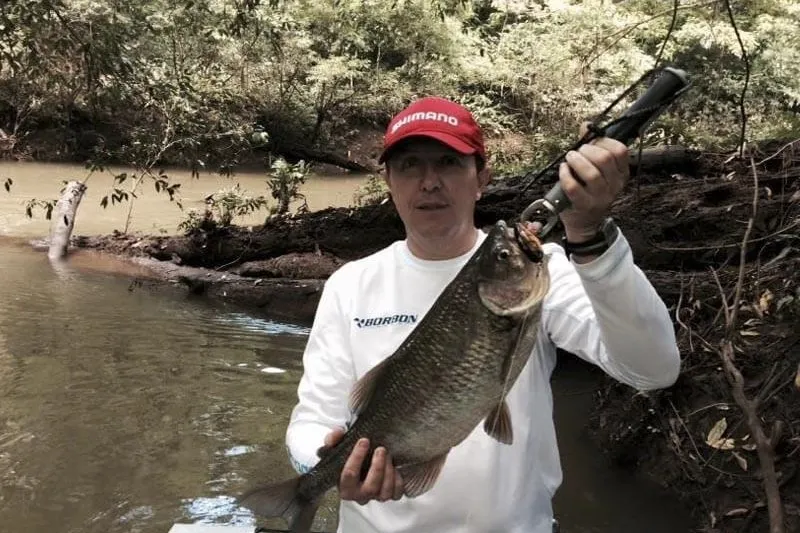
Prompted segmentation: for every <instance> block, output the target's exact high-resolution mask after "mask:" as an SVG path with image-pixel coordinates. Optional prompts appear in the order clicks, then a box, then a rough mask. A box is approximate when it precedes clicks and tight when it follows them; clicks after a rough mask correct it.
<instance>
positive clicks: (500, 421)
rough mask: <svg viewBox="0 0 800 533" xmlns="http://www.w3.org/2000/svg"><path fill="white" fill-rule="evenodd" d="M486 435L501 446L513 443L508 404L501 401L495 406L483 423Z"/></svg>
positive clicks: (512, 429)
mask: <svg viewBox="0 0 800 533" xmlns="http://www.w3.org/2000/svg"><path fill="white" fill-rule="evenodd" d="M483 429H484V431H486V434H487V435H489V436H490V437H493V438H494V439H496V440H497V441H498V442H501V443H503V444H511V443H512V442H514V428H513V427H512V425H511V413H510V412H509V410H508V404H507V403H506V402H505V400H503V401H502V402H500V403H499V404H497V405H496V406H495V407H494V408H493V409H492V410H491V411H489V414H488V415H486V419H485V420H484V421H483Z"/></svg>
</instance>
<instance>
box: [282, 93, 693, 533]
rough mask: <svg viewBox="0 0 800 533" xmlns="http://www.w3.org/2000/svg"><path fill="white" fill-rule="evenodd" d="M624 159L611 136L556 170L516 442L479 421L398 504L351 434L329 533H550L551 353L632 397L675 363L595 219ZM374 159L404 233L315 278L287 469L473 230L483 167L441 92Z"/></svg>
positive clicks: (661, 310)
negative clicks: (545, 283) (424, 487)
mask: <svg viewBox="0 0 800 533" xmlns="http://www.w3.org/2000/svg"><path fill="white" fill-rule="evenodd" d="M627 157H628V152H627V147H626V146H624V145H623V144H622V143H619V142H617V141H615V140H613V139H607V138H601V139H596V140H595V141H593V142H592V143H591V144H588V145H585V146H583V147H581V148H580V149H579V150H578V151H577V152H571V153H570V154H569V155H568V156H567V158H566V163H565V164H563V165H562V166H561V167H560V169H559V180H560V182H561V185H562V187H563V188H564V191H565V192H566V194H567V196H568V197H569V199H570V200H571V202H572V208H571V209H569V210H567V211H566V212H564V213H562V215H561V220H562V221H563V223H564V227H565V233H566V239H567V242H566V244H565V247H566V248H568V249H569V250H570V251H571V253H570V255H569V256H568V255H567V254H565V251H564V248H562V247H561V246H559V245H557V244H553V243H548V244H546V245H545V252H546V253H548V254H550V255H551V257H550V260H549V263H548V264H549V270H550V275H551V279H552V287H551V290H550V292H549V293H548V296H547V298H546V300H545V303H544V308H543V314H542V323H541V328H542V333H541V334H540V335H539V340H538V342H537V345H536V347H535V349H534V351H533V353H532V355H531V359H530V360H529V362H528V363H527V365H526V367H525V369H524V370H523V372H522V374H521V375H520V377H519V378H518V381H517V383H516V384H515V386H514V387H513V388H512V389H511V391H510V392H509V396H508V398H507V402H508V405H509V410H510V413H511V419H512V420H513V421H514V442H513V444H512V445H510V446H509V445H504V444H500V443H498V442H497V441H496V440H494V439H492V438H491V437H489V436H488V435H487V434H486V432H485V431H484V430H483V429H482V427H481V426H480V425H479V426H478V427H476V429H475V431H473V433H472V434H471V435H470V436H469V437H468V438H467V439H466V440H465V441H464V442H463V443H461V444H460V445H459V446H457V447H456V448H454V449H453V450H452V451H451V452H450V454H449V455H448V457H447V461H446V462H445V465H444V468H443V470H442V472H441V474H440V476H439V478H438V480H437V482H436V484H435V485H434V487H433V488H432V489H431V490H430V491H428V492H427V493H425V494H423V495H421V496H419V497H417V498H406V497H402V490H403V483H402V479H401V478H400V476H399V474H398V473H396V472H395V470H394V468H393V467H392V464H391V457H390V456H389V455H388V453H387V452H386V450H385V449H382V448H378V449H377V450H376V451H375V455H374V457H373V462H372V465H371V468H370V471H369V473H368V475H367V477H366V478H365V479H364V480H363V482H362V481H361V480H360V478H359V470H360V467H361V463H362V462H363V460H364V459H365V455H366V450H367V444H368V443H367V442H365V441H366V439H363V440H362V442H360V443H359V444H358V445H357V446H356V447H355V449H354V450H353V452H352V454H351V456H350V458H349V460H348V463H347V465H346V466H345V468H344V470H343V472H342V475H341V479H340V483H339V494H340V497H341V500H342V502H341V506H340V513H339V516H340V523H339V531H340V532H345V533H362V532H364V533H366V532H384V533H387V532H409V533H410V532H423V531H424V532H440V533H445V532H482V533H485V532H489V531H492V532H494V531H497V532H507V533H512V532H513V533H516V532H520V533H521V532H525V533H550V531H551V528H552V521H553V519H552V515H553V513H552V507H551V500H552V497H553V494H554V493H555V491H556V489H557V488H558V486H559V484H560V483H561V467H560V462H559V455H558V449H557V444H556V437H555V429H554V426H553V419H552V396H551V390H550V383H549V380H550V375H551V373H552V371H553V369H554V367H555V364H556V347H561V348H563V349H565V350H567V351H569V352H572V353H574V354H577V355H578V356H580V357H582V358H583V359H585V360H587V361H589V362H591V363H594V364H596V365H598V366H599V367H601V368H602V369H603V370H605V371H606V372H607V373H608V374H609V375H611V376H613V377H614V378H616V379H618V380H620V381H622V382H624V383H627V384H629V385H631V386H632V387H635V388H637V389H639V390H651V389H656V388H660V387H666V386H669V385H671V384H672V383H673V382H674V381H675V380H676V378H677V376H678V372H679V367H680V357H679V353H678V349H677V346H676V342H675V337H674V332H673V329H672V323H671V321H670V318H669V315H668V313H667V309H666V307H665V305H664V303H663V302H662V301H661V299H660V298H659V297H658V295H657V294H656V292H655V290H654V289H653V287H652V286H651V285H650V283H649V282H648V280H647V279H646V278H645V276H644V275H643V273H642V272H641V271H640V270H639V269H638V268H637V267H636V266H635V265H634V263H633V259H632V257H631V249H630V247H629V245H628V243H627V241H626V239H625V237H624V236H623V235H622V234H621V233H620V232H619V231H618V230H616V228H615V226H613V224H611V223H609V222H608V221H609V220H610V219H607V216H608V212H609V208H610V205H611V203H612V201H613V200H614V198H615V197H616V196H617V194H618V193H619V192H620V191H621V190H622V188H623V186H624V184H625V181H626V179H627V177H628V159H627ZM380 161H381V162H385V164H386V176H385V179H386V183H387V185H388V187H389V190H390V192H391V195H392V200H393V202H394V204H395V206H396V208H397V211H398V213H399V215H400V218H401V219H402V221H403V224H404V226H405V230H406V239H405V240H403V241H398V242H395V243H393V244H391V245H390V246H388V247H386V248H385V249H383V250H381V251H378V252H377V253H375V254H372V255H370V256H369V257H365V258H363V259H361V260H358V261H352V262H350V263H347V264H345V265H344V266H342V267H341V268H340V269H339V270H338V271H336V272H335V273H334V274H333V275H332V276H331V277H330V278H329V280H328V281H327V283H326V285H325V289H324V291H323V293H322V296H321V299H320V302H319V306H318V310H317V315H316V317H315V320H314V324H313V326H312V329H311V333H310V336H309V339H308V345H307V347H306V350H305V354H304V356H303V364H304V374H303V377H302V379H301V381H300V384H299V387H298V397H299V402H298V404H297V406H296V407H295V409H294V411H293V413H292V417H291V421H290V424H289V428H288V430H287V435H286V443H287V446H288V450H289V454H290V456H291V458H292V462H293V464H294V466H295V468H296V469H297V470H298V471H299V472H304V471H307V470H308V469H310V468H311V467H312V466H313V465H314V464H315V463H316V461H317V460H318V459H317V455H316V453H317V449H318V448H319V447H320V446H322V445H323V443H325V444H332V443H334V442H336V441H337V440H338V439H339V438H341V436H342V434H343V428H345V427H347V425H348V423H350V422H351V420H350V412H349V410H348V395H349V393H350V391H351V388H352V386H353V384H354V383H355V382H356V381H357V380H358V378H360V377H361V376H362V375H364V373H365V372H367V371H368V370H369V369H370V368H372V367H373V366H375V365H376V364H377V363H379V362H380V361H381V360H383V359H384V358H385V357H387V356H389V355H391V354H392V353H393V352H394V351H395V350H396V349H397V347H398V346H400V344H401V343H402V342H403V340H404V339H405V337H406V336H407V335H408V334H409V333H410V332H411V331H412V329H413V328H414V325H415V323H417V322H418V321H419V320H420V319H421V317H422V316H423V315H424V314H425V313H426V312H427V311H428V309H430V307H431V306H432V305H433V303H434V301H435V300H436V298H437V297H438V295H439V294H440V293H441V291H442V290H443V289H444V287H445V286H446V285H447V284H448V283H449V282H450V281H451V280H452V279H453V278H454V277H455V276H456V274H457V273H458V271H459V269H460V268H461V267H462V266H463V265H464V263H465V262H466V261H467V260H468V259H469V257H470V256H471V255H472V254H473V253H474V252H475V251H476V249H477V248H478V246H479V245H480V243H481V242H482V241H483V239H484V238H485V234H484V233H483V232H482V231H480V230H478V229H477V228H476V227H475V225H474V222H473V216H474V214H473V212H474V207H475V203H476V201H477V200H478V199H479V198H480V196H481V191H482V190H483V188H484V187H485V186H486V185H487V184H488V183H489V181H490V170H489V168H488V166H487V158H486V150H485V148H484V141H483V135H482V133H481V130H480V128H479V126H478V125H477V124H476V122H475V120H474V118H473V117H472V115H471V114H470V113H469V111H468V110H466V109H465V108H463V107H461V106H460V105H458V104H456V103H454V102H451V101H448V100H445V99H442V98H433V97H428V98H422V99H419V100H417V101H415V102H414V103H412V104H411V105H410V106H409V107H407V108H406V109H404V110H403V111H402V112H400V113H399V114H398V115H397V116H396V117H395V118H394V119H393V120H392V121H391V123H390V124H389V127H388V129H387V131H386V135H385V138H384V152H383V154H382V155H381V159H380ZM575 175H577V176H579V177H580V178H582V180H583V181H584V182H585V186H584V185H581V184H580V183H579V182H578V181H577V180H576V178H575ZM601 227H602V228H603V229H604V231H601V230H600V229H601Z"/></svg>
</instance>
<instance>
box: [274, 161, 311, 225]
mask: <svg viewBox="0 0 800 533" xmlns="http://www.w3.org/2000/svg"><path fill="white" fill-rule="evenodd" d="M308 172H309V168H308V165H307V164H306V162H305V161H302V160H301V161H298V162H297V163H294V164H291V163H288V162H287V161H286V160H285V159H284V158H282V157H279V158H278V159H276V160H275V161H273V162H272V166H271V168H270V173H269V178H268V179H267V187H268V188H269V190H270V192H271V194H272V197H273V198H275V199H276V200H277V201H278V203H277V205H274V206H272V207H270V213H271V214H273V215H278V216H282V215H285V214H286V213H288V212H289V204H290V203H291V202H293V201H295V200H303V206H301V209H302V210H305V209H307V204H306V203H305V196H303V194H301V193H300V187H301V186H302V185H303V183H305V181H306V177H307V176H308Z"/></svg>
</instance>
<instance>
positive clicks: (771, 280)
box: [73, 141, 800, 533]
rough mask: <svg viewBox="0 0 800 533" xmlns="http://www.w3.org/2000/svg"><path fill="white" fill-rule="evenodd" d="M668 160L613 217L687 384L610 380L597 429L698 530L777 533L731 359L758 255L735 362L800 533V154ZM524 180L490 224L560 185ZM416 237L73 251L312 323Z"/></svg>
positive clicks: (205, 239)
mask: <svg viewBox="0 0 800 533" xmlns="http://www.w3.org/2000/svg"><path fill="white" fill-rule="evenodd" d="M678 151H680V150H678ZM672 155H673V156H674V155H675V154H672ZM750 156H752V158H753V164H754V167H755V174H756V176H757V177H758V187H757V213H756V215H755V217H754V218H753V222H752V228H751V232H750V235H749V239H748V244H747V246H746V247H745V253H744V254H743V255H741V254H740V248H741V246H740V245H741V242H742V237H743V235H744V233H745V230H746V227H747V224H748V219H749V218H750V217H751V216H752V204H753V192H754V169H753V168H752V167H751V160H750ZM665 161H667V160H665V159H662V160H661V163H660V164H658V165H655V166H649V167H648V166H647V165H645V164H644V162H643V164H642V165H641V167H640V168H637V170H638V175H637V176H636V177H635V178H634V180H633V182H632V183H631V185H630V186H629V187H628V190H627V191H626V192H625V194H624V195H623V197H622V198H621V199H620V200H619V201H618V202H617V204H616V205H615V207H614V210H613V215H614V216H615V218H616V219H617V221H618V223H619V225H620V227H621V228H622V231H623V232H624V234H625V235H626V237H627V238H628V240H629V241H630V243H631V246H632V247H633V251H634V256H635V259H636V262H637V264H638V265H639V266H640V268H642V269H643V270H644V271H645V273H646V274H647V275H648V276H649V278H650V279H651V280H652V282H653V284H654V286H655V287H656V289H657V290H658V292H659V293H660V294H661V296H662V297H663V298H664V300H665V302H666V303H667V305H668V306H669V309H670V313H671V315H672V317H673V320H674V322H675V328H676V331H677V333H678V337H679V342H680V347H681V352H682V357H683V362H684V363H683V371H682V374H681V377H680V379H679V381H678V383H677V384H676V385H675V386H674V387H672V388H670V389H669V390H666V391H660V392H657V393H653V394H649V395H642V394H636V393H635V391H631V390H630V389H629V388H627V387H624V386H620V385H617V384H615V383H614V382H612V381H611V380H606V385H605V386H604V387H603V389H602V390H600V391H598V392H597V409H596V412H595V413H594V415H593V417H592V419H591V420H590V423H589V426H588V431H589V432H590V434H591V435H592V437H593V438H594V440H595V441H596V442H597V443H598V446H599V448H600V449H601V450H603V451H604V454H605V456H606V457H607V459H608V460H611V461H614V462H616V463H617V464H619V465H622V466H624V467H628V468H634V469H637V470H638V471H640V472H641V473H643V474H645V475H647V476H650V477H652V478H653V479H655V480H656V481H658V482H659V483H661V484H662V485H664V486H665V487H667V488H669V489H670V490H674V491H675V492H676V493H677V494H680V495H681V497H683V498H685V500H686V501H687V503H689V504H690V506H691V507H692V509H694V510H695V512H696V518H697V530H698V531H707V532H711V531H714V532H726V533H727V532H740V531H767V530H768V528H767V511H766V503H767V502H766V497H765V493H764V488H763V483H762V477H763V476H762V464H761V462H760V459H759V456H758V454H757V453H756V452H757V451H756V449H755V448H754V446H753V441H754V436H753V435H752V434H751V431H750V429H751V428H750V427H749V426H748V425H747V424H746V423H745V421H744V418H743V416H742V411H741V409H740V408H739V406H738V405H737V404H736V403H735V402H734V399H733V396H732V392H731V391H732V388H731V384H730V382H729V380H728V379H727V378H726V375H725V374H724V373H723V371H722V363H721V358H720V354H719V352H720V341H721V340H722V339H723V337H724V335H725V314H726V313H725V312H723V311H722V301H723V300H722V298H721V296H720V294H721V291H722V292H724V294H725V298H726V300H727V302H728V305H731V302H732V301H733V293H734V288H735V286H736V282H737V279H738V275H739V267H740V264H742V262H741V258H742V257H743V258H744V263H743V267H744V270H743V278H742V284H741V291H740V292H741V295H740V298H741V303H740V305H739V306H738V307H739V311H738V320H737V323H736V327H735V331H734V332H733V334H732V337H731V338H732V341H733V346H734V353H735V364H736V365H737V367H738V368H739V369H740V370H741V373H742V374H743V377H744V386H743V390H744V393H745V394H746V396H747V397H749V398H757V399H758V400H759V406H758V415H759V419H760V421H761V423H762V424H763V427H764V431H765V433H766V434H767V436H768V437H769V439H770V442H771V460H772V461H773V462H774V465H775V470H776V473H777V483H778V485H779V488H780V491H781V496H782V499H783V511H784V514H785V521H786V526H787V529H786V531H800V475H798V473H797V465H798V464H800V384H798V383H797V382H796V380H797V379H800V377H798V375H797V374H798V372H800V328H798V326H797V324H798V323H800V280H799V279H798V274H797V272H798V271H799V270H800V142H794V143H788V141H787V142H771V143H763V144H762V145H760V146H757V147H753V148H751V149H750V152H749V153H748V154H746V157H745V158H743V159H740V158H738V157H735V154H731V153H728V154H708V153H704V154H698V153H692V152H686V151H684V153H683V155H681V156H680V157H674V158H673V159H672V160H671V161H672V162H671V163H665ZM519 182H520V178H519V177H509V178H507V179H505V180H503V181H498V182H497V183H495V184H494V185H493V186H492V187H491V188H490V190H488V191H487V193H486V194H485V195H484V197H483V198H482V199H481V201H480V202H479V205H478V208H477V210H476V223H477V224H479V225H487V224H491V223H493V222H494V221H495V220H497V219H498V218H505V219H509V218H512V217H514V216H516V215H517V214H518V213H519V212H521V210H522V209H523V208H524V207H525V206H526V205H527V204H528V203H529V202H530V201H532V200H534V199H535V198H538V197H540V196H541V195H542V194H543V193H544V192H546V190H547V189H548V188H549V187H550V185H551V184H552V182H553V176H552V175H548V176H545V178H543V180H542V181H541V183H538V184H536V185H534V186H533V187H531V188H530V189H529V190H528V191H527V192H526V193H525V194H523V195H519V193H518V189H517V186H518V184H519ZM401 238H403V228H402V224H401V223H400V220H399V218H398V217H397V214H396V212H395V211H394V209H393V207H392V205H391V203H386V204H383V205H371V206H366V207H363V208H359V209H348V208H340V209H326V210H323V211H319V212H314V213H309V214H305V215H302V216H296V217H284V218H278V219H272V220H270V221H268V222H267V223H265V224H264V225H262V226H257V227H252V228H241V227H227V228H219V227H215V226H214V225H213V224H209V225H208V226H207V227H206V228H205V229H204V230H198V231H194V232H192V233H190V234H187V235H179V236H148V235H122V234H114V235H105V236H94V237H76V238H75V239H74V240H73V242H74V244H75V245H76V246H78V247H82V248H88V249H94V250H102V251H105V252H107V253H112V254H118V255H120V256H122V257H127V258H130V259H131V260H135V261H138V262H140V263H141V264H147V265H149V266H150V267H152V268H153V269H154V271H155V272H156V273H157V277H160V278H161V279H170V280H173V281H177V282H178V283H180V284H182V285H183V286H185V287H186V288H187V289H186V290H187V291H188V292H190V293H192V294H194V295H198V296H199V295H206V296H210V297H213V298H221V299H230V300H232V301H236V302H238V303H242V304H246V305H252V306H254V307H258V308H260V309H262V310H263V311H264V312H268V313H274V314H277V315H280V316H291V317H293V318H295V319H297V320H300V321H304V322H307V321H309V320H310V318H311V317H313V311H314V308H315V305H316V301H317V299H318V297H319V291H320V290H321V287H322V284H323V283H324V279H325V278H326V277H327V276H328V275H330V273H331V272H332V271H333V270H334V269H336V268H338V266H340V265H341V264H342V263H343V262H346V261H350V260H353V259H356V258H359V257H363V256H365V255H367V254H369V253H372V252H374V251H376V250H378V249H380V248H382V247H384V246H386V245H388V244H389V243H391V242H392V241H394V240H396V239H401ZM723 419H724V421H723Z"/></svg>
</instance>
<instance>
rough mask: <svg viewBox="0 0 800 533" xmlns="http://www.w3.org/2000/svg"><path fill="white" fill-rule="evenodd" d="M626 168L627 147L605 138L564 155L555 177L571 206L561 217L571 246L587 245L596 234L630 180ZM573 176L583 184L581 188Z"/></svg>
mask: <svg viewBox="0 0 800 533" xmlns="http://www.w3.org/2000/svg"><path fill="white" fill-rule="evenodd" d="M629 165H630V162H629V155H628V147H627V146H625V145H624V144H623V143H621V142H619V141H616V140H614V139H611V138H608V137H600V138H597V139H594V140H593V141H591V142H590V143H588V144H584V145H583V146H581V147H580V148H579V149H578V150H577V151H573V150H571V151H570V152H568V153H567V156H566V163H562V164H561V166H560V167H559V172H558V175H559V181H560V182H561V187H562V188H563V189H564V193H565V194H566V195H567V198H569V200H570V202H571V204H572V205H571V206H570V207H569V208H568V209H566V210H564V211H562V212H561V215H560V216H561V222H562V223H563V224H564V231H565V233H566V237H567V239H568V240H569V241H570V242H575V243H579V242H583V241H587V240H589V239H591V238H592V237H594V236H595V235H596V234H597V231H598V229H599V227H600V224H602V222H603V220H604V219H605V218H606V217H607V216H608V213H609V211H610V209H611V204H612V203H613V202H614V200H615V199H616V198H617V195H619V193H620V192H621V191H622V189H623V187H625V184H626V183H627V181H628V178H629V177H630V166H629ZM575 175H577V176H578V177H579V178H581V179H582V180H583V181H584V183H585V184H584V185H581V183H580V182H579V181H578V180H576V179H575Z"/></svg>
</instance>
